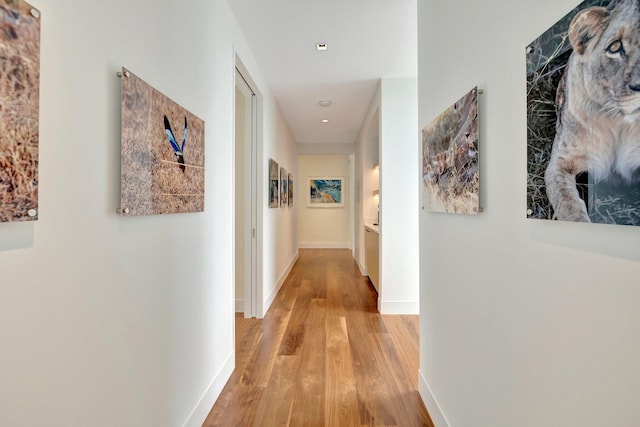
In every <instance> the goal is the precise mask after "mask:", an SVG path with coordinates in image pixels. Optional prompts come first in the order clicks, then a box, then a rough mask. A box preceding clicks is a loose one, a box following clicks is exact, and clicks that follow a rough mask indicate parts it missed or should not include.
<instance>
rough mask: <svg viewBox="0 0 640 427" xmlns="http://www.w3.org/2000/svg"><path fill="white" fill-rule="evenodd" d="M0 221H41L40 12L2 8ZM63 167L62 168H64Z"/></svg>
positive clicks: (8, 4)
mask: <svg viewBox="0 0 640 427" xmlns="http://www.w3.org/2000/svg"><path fill="white" fill-rule="evenodd" d="M0 12H1V14H2V18H1V23H2V31H1V32H0V71H1V72H0V104H1V105H2V108H1V109H0V222H11V221H33V220H36V219H38V184H39V175H38V163H39V145H40V141H39V99H40V96H39V92H40V11H39V10H38V9H35V8H34V7H33V6H31V5H30V4H29V3H27V2H25V1H21V0H20V1H19V0H15V1H7V0H3V1H2V4H1V5H0ZM63 167H64V166H63Z"/></svg>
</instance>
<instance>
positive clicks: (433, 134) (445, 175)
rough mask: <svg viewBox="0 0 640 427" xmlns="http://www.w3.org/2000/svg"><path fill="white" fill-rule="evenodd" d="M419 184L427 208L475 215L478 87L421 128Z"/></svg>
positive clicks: (477, 175) (478, 188) (476, 196)
mask: <svg viewBox="0 0 640 427" xmlns="http://www.w3.org/2000/svg"><path fill="white" fill-rule="evenodd" d="M422 183H423V189H424V192H423V201H424V202H425V203H426V205H427V208H428V210H429V211H431V212H443V213H456V214H466V215H476V214H478V211H479V210H480V209H479V208H480V177H479V162H478V88H477V87H475V88H473V89H471V90H470V91H469V92H468V93H467V94H466V95H464V96H463V97H462V98H460V99H459V100H458V101H456V102H455V103H453V104H452V105H451V106H450V107H449V108H447V109H446V110H445V111H444V112H443V113H442V114H440V115H439V116H438V117H436V118H435V119H434V120H433V121H432V122H431V123H429V124H428V125H427V126H425V127H424V128H423V129H422Z"/></svg>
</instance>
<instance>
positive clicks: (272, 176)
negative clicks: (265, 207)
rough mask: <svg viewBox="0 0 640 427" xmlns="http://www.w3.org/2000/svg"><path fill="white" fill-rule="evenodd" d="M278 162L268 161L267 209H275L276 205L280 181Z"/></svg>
mask: <svg viewBox="0 0 640 427" xmlns="http://www.w3.org/2000/svg"><path fill="white" fill-rule="evenodd" d="M278 168H279V166H278V162H276V161H275V160H273V159H269V207H270V208H277V207H278V206H279V204H278V201H279V199H278V192H279V188H280V180H279V179H278Z"/></svg>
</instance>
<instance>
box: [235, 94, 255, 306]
mask: <svg viewBox="0 0 640 427" xmlns="http://www.w3.org/2000/svg"><path fill="white" fill-rule="evenodd" d="M236 84H237V83H236ZM234 99H235V115H234V118H235V162H236V163H235V184H234V187H235V203H236V211H235V224H236V227H235V230H236V232H235V245H236V246H235V272H236V275H235V290H236V294H235V301H236V305H235V307H236V312H244V285H245V284H244V281H245V274H244V269H245V250H246V249H247V247H246V245H245V237H246V231H247V229H246V227H243V226H241V225H242V224H244V223H245V219H246V215H247V208H246V203H245V198H246V197H245V196H246V195H245V185H246V183H247V179H246V178H245V175H246V174H247V171H246V170H245V168H247V169H248V167H249V165H247V164H246V163H247V162H246V154H247V153H246V151H247V150H246V149H245V145H246V144H247V141H246V138H247V132H246V131H245V127H246V126H247V123H246V122H247V120H246V117H245V115H246V113H247V107H248V106H249V105H250V103H251V100H250V99H248V100H246V99H245V96H244V94H243V93H242V91H241V90H240V89H238V87H236V89H235V98H234ZM249 108H251V107H250V106H249ZM250 111H251V110H249V112H250ZM249 118H250V116H249ZM248 172H249V174H248V175H249V176H248V179H251V171H248ZM250 209H251V206H249V215H251V211H250Z"/></svg>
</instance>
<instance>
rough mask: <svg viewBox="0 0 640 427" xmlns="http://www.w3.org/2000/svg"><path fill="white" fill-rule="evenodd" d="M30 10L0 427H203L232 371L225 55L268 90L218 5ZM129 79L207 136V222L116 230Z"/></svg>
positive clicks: (199, 217) (0, 332)
mask: <svg viewBox="0 0 640 427" xmlns="http://www.w3.org/2000/svg"><path fill="white" fill-rule="evenodd" d="M31 3H32V4H33V5H34V6H36V7H38V8H40V9H41V11H42V64H41V97H40V99H41V104H40V119H41V127H40V132H41V138H40V205H39V207H40V209H39V220H38V221H37V222H35V223H28V224H24V223H23V224H16V223H11V224H6V223H5V224H0V270H1V271H2V278H1V279H0V336H1V337H2V351H0V377H1V378H2V380H1V381H0V425H3V426H12V427H26V426H29V427H30V426H38V425H47V426H54V427H58V426H60V427H62V426H65V427H66V426H89V425H90V426H98V427H100V426H105V427H107V426H108V427H111V426H125V427H126V426H132V427H139V426H151V425H153V426H182V425H186V426H199V425H201V423H202V421H203V419H204V417H205V416H206V414H207V412H208V411H209V409H210V408H211V405H212V404H213V401H214V400H215V398H216V397H217V395H218V393H219V392H220V390H221V389H222V387H223V386H224V383H225V382H226V380H227V378H228V376H229V374H230V373H231V370H232V369H233V366H234V334H233V332H234V331H233V319H234V301H233V294H234V280H233V275H234V272H233V253H234V252H233V244H234V235H233V225H234V215H233V206H234V195H233V191H230V190H229V189H230V188H233V187H232V186H231V184H232V181H233V176H234V174H233V164H234V162H233V159H234V152H233V114H234V108H233V96H234V95H233V94H234V61H235V56H234V51H235V52H237V53H238V55H239V56H240V57H242V58H243V60H244V61H245V63H246V65H247V68H248V69H249V70H250V71H251V73H252V75H253V76H254V77H255V78H256V80H257V81H258V82H259V85H260V86H261V87H263V88H266V87H267V86H266V85H265V84H264V81H263V79H262V78H261V73H260V70H259V67H258V66H257V64H255V61H254V60H253V58H252V55H251V52H250V50H249V49H248V48H247V45H246V43H245V42H244V39H243V37H242V34H241V32H240V30H239V28H238V27H237V25H236V24H235V20H234V18H233V15H232V14H231V12H230V10H229V8H228V6H227V4H226V2H225V1H224V0H213V1H203V0H185V1H183V2H180V4H179V7H178V6H176V7H177V8H176V7H173V6H171V7H170V5H169V3H167V2H162V3H161V4H158V3H157V2H155V3H154V2H150V1H148V0H127V1H124V0H114V1H109V2H84V1H79V0H60V1H56V2H55V3H52V2H46V1H40V0H33V1H32V2H31ZM178 16H180V17H182V19H178ZM123 65H125V66H127V67H128V68H129V69H131V70H132V71H133V72H134V73H136V74H137V75H139V76H141V77H142V78H143V79H145V80H146V81H147V82H149V83H150V84H152V85H153V86H154V87H156V88H157V89H158V90H160V91H162V92H163V93H165V94H166V95H167V96H169V97H171V98H172V99H174V100H175V101H177V102H179V103H180V104H182V105H183V106H185V107H186V108H188V109H189V110H190V111H192V112H193V113H194V114H196V115H198V116H199V117H201V118H202V119H204V120H205V122H206V135H205V138H206V154H205V160H206V168H207V170H206V187H205V188H206V201H205V212H203V213H195V214H181V215H162V216H148V217H137V218H122V217H119V216H117V215H116V213H115V209H116V207H117V206H118V205H119V179H120V171H119V165H120V89H119V87H120V82H119V80H118V78H117V77H116V71H118V70H119V69H120V67H121V66H123ZM263 98H264V102H263V109H264V112H265V115H264V116H265V118H264V123H263V124H262V127H263V128H264V129H267V130H269V131H268V132H266V133H265V134H264V139H265V142H264V145H265V146H266V147H267V151H268V147H272V146H276V145H277V144H281V143H282V142H276V141H275V139H276V137H277V136H280V135H284V134H286V133H287V132H286V129H281V132H272V131H271V129H274V128H279V129H280V128H282V120H281V117H280V113H279V112H278V110H277V109H276V108H274V105H275V103H274V101H273V99H272V97H271V96H270V95H269V93H268V92H266V91H265V92H264V93H263ZM291 142H292V140H287V141H286V142H285V143H284V144H289V143H291ZM288 147H289V145H287V146H286V147H285V146H283V147H282V148H281V149H282V150H287V149H288ZM292 147H293V148H291V151H292V152H295V145H292ZM292 156H295V154H292ZM292 159H295V157H292ZM291 163H292V164H295V162H294V161H293V160H292V162H291ZM264 200H266V198H265V199H264ZM273 227H274V226H273V225H272V224H270V223H268V222H267V223H266V224H265V228H267V230H266V233H267V234H268V233H269V232H270V228H273ZM287 230H288V232H289V233H290V234H295V233H296V232H297V231H296V228H295V227H294V226H289V227H287ZM292 241H293V239H289V243H288V244H289V246H288V247H286V248H285V249H283V251H282V252H285V253H287V254H291V253H293V252H294V251H295V246H294V245H293V243H291V242H292ZM270 244H272V243H270ZM280 244H282V245H285V246H286V245H287V243H286V242H284V243H282V242H281V243H280ZM265 259H266V262H269V263H271V264H270V265H269V267H268V268H267V270H269V271H271V272H272V274H273V276H276V275H279V274H280V273H279V272H277V271H283V270H284V269H282V270H279V269H281V268H282V266H281V265H280V264H278V262H280V261H279V260H278V262H276V259H275V256H266V257H265ZM282 264H286V263H282ZM274 283H275V280H274Z"/></svg>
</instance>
